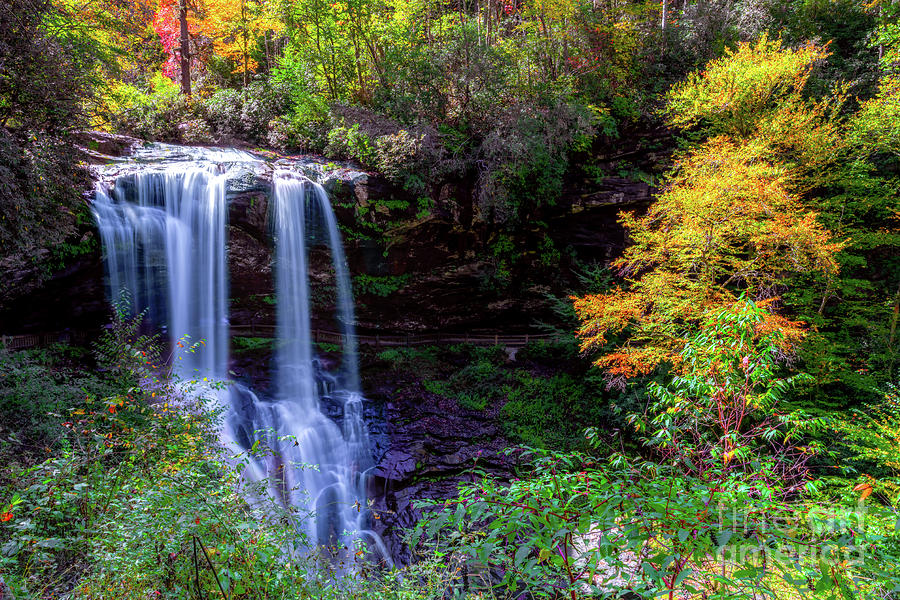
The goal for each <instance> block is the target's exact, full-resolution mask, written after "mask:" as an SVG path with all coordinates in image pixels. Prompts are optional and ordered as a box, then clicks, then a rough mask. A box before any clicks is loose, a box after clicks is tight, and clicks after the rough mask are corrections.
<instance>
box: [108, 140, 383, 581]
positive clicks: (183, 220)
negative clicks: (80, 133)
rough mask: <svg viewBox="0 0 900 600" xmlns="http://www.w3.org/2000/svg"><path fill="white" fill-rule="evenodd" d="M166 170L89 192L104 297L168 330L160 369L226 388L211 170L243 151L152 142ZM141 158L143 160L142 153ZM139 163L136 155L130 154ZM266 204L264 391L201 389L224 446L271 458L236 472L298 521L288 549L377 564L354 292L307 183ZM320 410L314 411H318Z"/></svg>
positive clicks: (328, 211) (243, 157)
mask: <svg viewBox="0 0 900 600" xmlns="http://www.w3.org/2000/svg"><path fill="white" fill-rule="evenodd" d="M156 148H157V151H158V150H160V149H161V150H163V156H162V160H161V161H158V162H163V163H166V164H164V165H162V168H160V166H159V165H156V166H153V167H147V168H145V169H141V170H139V171H138V172H136V173H134V174H131V175H125V176H121V177H118V178H117V179H116V181H115V184H114V185H113V187H112V189H109V188H107V187H104V186H103V185H99V184H98V186H97V189H96V193H95V199H94V202H93V211H94V217H95V220H96V222H97V226H98V229H99V232H100V237H101V240H102V243H103V248H104V260H105V264H106V271H107V276H108V282H109V291H110V296H111V298H113V299H114V300H115V299H117V298H119V296H120V295H121V294H122V292H123V291H124V292H127V294H128V296H129V297H130V298H131V304H132V307H133V311H134V313H138V312H141V311H144V310H146V311H147V314H148V318H149V320H150V321H151V322H152V323H153V324H155V325H157V326H159V327H161V328H164V329H165V330H167V333H168V335H169V339H170V342H171V344H172V348H173V365H172V366H173V371H174V373H175V375H176V376H177V377H178V378H180V379H183V380H198V379H202V378H208V379H210V380H215V381H227V373H228V362H229V340H228V337H229V330H228V327H229V325H228V310H227V298H228V277H227V266H226V265H227V263H226V218H227V214H226V211H227V204H226V183H227V180H228V177H229V174H228V172H227V170H226V169H225V168H223V167H224V166H227V165H228V164H230V163H234V162H248V161H250V160H254V161H255V160H256V159H254V158H253V157H252V156H250V155H247V154H246V153H240V152H237V151H230V150H205V149H197V148H180V147H174V146H162V145H160V146H157V147H156ZM151 155H152V153H151ZM140 158H141V159H142V160H146V159H147V156H145V155H142V156H141V157H140ZM273 187H274V192H273V195H272V199H271V202H270V207H269V210H270V213H271V215H272V217H273V219H272V220H273V224H274V238H275V249H276V250H275V275H276V278H275V279H276V304H277V337H278V341H277V345H276V348H277V349H276V356H275V370H276V380H275V381H276V389H277V391H276V394H275V397H274V398H271V399H261V398H259V397H257V395H256V394H254V393H253V392H252V391H251V390H249V389H247V388H246V387H244V386H241V385H238V384H235V383H233V382H228V383H229V384H230V385H228V386H227V389H226V390H224V391H223V390H211V389H210V388H209V387H207V386H205V385H204V386H203V387H202V388H201V389H200V392H199V393H205V394H210V395H212V396H214V397H215V399H216V400H217V401H218V402H220V403H221V405H222V406H223V407H224V408H225V410H226V415H225V425H224V427H223V430H222V438H223V442H224V443H226V444H228V445H231V446H232V447H237V448H241V449H243V450H248V449H250V448H252V447H253V446H254V444H255V443H256V442H257V441H263V442H265V444H266V445H267V446H268V447H269V448H271V449H272V450H273V451H274V452H273V454H272V455H271V456H267V457H265V458H258V459H256V460H253V461H251V462H250V464H249V465H248V468H247V470H246V471H245V478H246V479H248V480H250V481H258V482H265V483H266V484H267V485H268V492H269V494H270V495H271V497H272V498H274V499H275V500H276V501H278V502H280V503H282V504H283V505H285V506H288V507H290V508H291V509H292V510H294V511H296V512H297V513H299V514H300V515H301V518H300V519H299V520H298V522H297V529H298V532H299V533H301V534H302V535H301V536H299V540H298V545H299V546H305V548H303V551H304V552H307V553H312V552H316V551H321V549H323V548H327V549H328V550H327V553H329V554H330V555H331V556H333V557H335V558H337V559H340V561H341V562H342V563H345V564H346V563H351V562H352V560H348V559H350V558H352V557H353V556H354V554H355V551H356V546H357V545H358V543H359V542H365V543H368V544H370V545H374V547H375V548H376V549H377V550H378V552H379V553H380V554H381V556H382V557H384V558H385V559H387V560H388V561H389V560H390V559H389V553H388V552H387V550H386V548H385V547H384V544H383V543H382V541H381V539H380V538H379V537H378V535H377V534H375V533H374V532H372V531H371V530H370V529H369V528H368V520H369V511H368V509H367V506H366V475H367V472H368V471H369V470H370V469H371V468H372V467H373V461H372V457H371V448H370V444H369V438H368V432H367V427H366V424H365V422H364V420H363V406H364V405H363V397H362V395H361V392H360V384H359V373H358V357H357V348H356V340H355V336H354V314H353V296H352V290H351V285H350V276H349V272H348V269H347V264H346V258H345V256H344V250H343V244H342V240H341V235H340V231H339V229H338V224H337V219H336V218H335V215H334V212H333V210H332V208H331V204H330V202H329V200H328V195H327V193H326V192H325V190H324V189H323V188H322V187H321V186H320V185H318V184H316V183H313V182H311V181H309V180H307V179H304V178H298V177H296V176H295V175H294V174H293V173H291V172H288V171H277V172H276V173H275V175H274V181H273ZM315 245H324V246H327V247H328V249H329V253H330V256H331V259H332V265H333V268H334V274H335V284H336V290H337V307H336V320H337V321H338V323H339V327H340V330H341V332H342V333H343V334H344V336H343V341H344V343H343V351H342V360H341V365H340V369H339V370H338V372H336V373H328V372H327V371H326V370H325V369H324V368H323V367H322V364H321V362H320V361H319V360H318V358H317V356H316V353H315V349H314V346H313V344H314V340H313V335H312V317H311V302H310V280H309V250H310V248H311V247H313V246H315ZM326 413H327V414H326Z"/></svg>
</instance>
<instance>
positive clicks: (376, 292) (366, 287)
mask: <svg viewBox="0 0 900 600" xmlns="http://www.w3.org/2000/svg"><path fill="white" fill-rule="evenodd" d="M409 278H410V276H409V275H408V274H406V275H366V274H360V275H356V276H354V277H353V292H354V296H356V297H359V296H365V295H372V296H378V297H379V298H387V297H388V296H390V295H391V294H394V293H396V292H398V291H399V290H402V289H403V288H404V287H406V284H407V283H409Z"/></svg>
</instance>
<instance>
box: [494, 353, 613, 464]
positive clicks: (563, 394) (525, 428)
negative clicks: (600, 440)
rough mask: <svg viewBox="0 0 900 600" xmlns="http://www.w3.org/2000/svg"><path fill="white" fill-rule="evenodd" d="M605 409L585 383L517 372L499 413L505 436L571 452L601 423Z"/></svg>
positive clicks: (537, 445)
mask: <svg viewBox="0 0 900 600" xmlns="http://www.w3.org/2000/svg"><path fill="white" fill-rule="evenodd" d="M605 410H606V407H605V405H604V402H603V400H602V398H601V397H599V395H598V394H596V393H595V392H594V391H593V390H592V388H591V387H589V386H588V385H585V382H583V381H579V380H576V379H575V378H573V377H572V376H570V375H567V374H556V375H553V376H550V377H541V376H535V375H533V374H531V373H529V372H527V371H522V370H520V371H517V372H516V374H515V377H514V380H513V383H511V384H510V385H509V386H508V388H507V402H506V404H504V405H503V408H502V409H501V411H500V414H501V416H502V417H503V426H504V430H505V432H506V434H507V435H508V436H509V437H510V438H511V439H513V440H515V441H518V442H521V443H524V444H528V445H531V446H536V447H548V448H558V449H562V448H572V447H576V446H578V445H579V444H581V443H582V441H583V436H582V431H583V430H584V428H585V427H587V426H589V425H595V424H597V423H599V422H602V420H603V417H604V411H605Z"/></svg>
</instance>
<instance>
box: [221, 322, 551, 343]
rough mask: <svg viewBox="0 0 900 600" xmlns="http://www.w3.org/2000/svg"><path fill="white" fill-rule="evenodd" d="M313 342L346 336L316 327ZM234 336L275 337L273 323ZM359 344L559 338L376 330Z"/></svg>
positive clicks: (240, 329)
mask: <svg viewBox="0 0 900 600" xmlns="http://www.w3.org/2000/svg"><path fill="white" fill-rule="evenodd" d="M311 333H312V338H313V341H314V342H317V343H323V344H337V345H339V346H341V345H343V344H344V339H345V336H344V334H342V333H340V332H338V331H328V330H325V329H315V330H313V331H312V332H311ZM231 335H233V336H248V337H275V327H274V326H272V325H241V326H238V327H232V328H231ZM354 338H355V339H356V343H357V344H359V345H366V346H376V347H412V346H447V345H451V344H472V345H474V346H504V347H506V348H521V347H522V346H527V345H528V344H530V343H531V342H540V341H543V342H555V341H561V337H560V336H557V335H555V334H546V333H538V334H534V333H525V334H517V335H506V334H499V333H496V334H495V333H490V334H488V333H377V334H360V335H355V336H354Z"/></svg>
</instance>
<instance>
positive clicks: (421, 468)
mask: <svg viewBox="0 0 900 600" xmlns="http://www.w3.org/2000/svg"><path fill="white" fill-rule="evenodd" d="M412 377H415V375H414V374H403V373H400V374H394V375H391V373H390V372H389V371H388V372H379V373H372V372H369V373H368V381H369V384H370V385H367V386H366V390H365V392H366V398H367V400H368V403H367V404H368V408H367V414H366V417H367V422H368V426H369V430H370V438H371V439H372V445H373V455H374V458H375V464H376V467H375V469H374V470H373V472H372V479H371V481H370V488H369V497H370V498H372V500H373V501H374V505H373V507H372V510H373V511H374V512H375V513H377V514H378V515H379V519H377V520H375V522H374V527H375V529H376V531H377V532H378V533H379V534H380V535H381V536H382V538H383V539H384V541H385V543H386V544H387V546H388V548H389V549H390V550H391V554H392V556H393V558H394V560H395V562H398V563H401V564H406V563H408V562H409V560H410V555H409V549H408V548H407V546H406V544H405V543H404V540H403V535H404V532H405V530H407V529H410V528H412V527H414V526H415V524H416V523H417V522H418V521H419V519H420V518H421V516H422V513H421V509H420V508H418V507H417V506H416V503H417V502H419V501H422V500H444V499H446V498H453V497H455V496H456V493H457V487H458V485H459V484H460V482H462V481H471V480H472V475H471V470H472V469H473V468H474V467H475V466H477V467H478V468H479V469H481V470H484V471H486V472H488V473H491V474H493V475H496V476H498V477H501V478H508V477H510V476H511V473H512V470H513V467H514V458H512V457H510V456H507V455H506V454H505V453H504V452H503V451H504V449H506V448H508V447H510V446H511V445H512V444H511V442H509V441H508V440H507V439H505V437H504V435H503V431H502V426H501V421H500V417H499V408H498V407H493V408H489V409H488V410H485V411H473V410H468V409H465V408H462V407H461V406H460V405H459V403H458V402H457V401H456V400H452V399H448V398H443V397H441V396H438V395H435V394H433V393H431V392H429V391H427V390H426V389H425V388H424V387H422V385H421V382H415V383H410V381H409V379H410V378H412ZM366 381H367V374H366V373H365V372H364V373H363V382H364V384H365V383H366Z"/></svg>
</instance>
